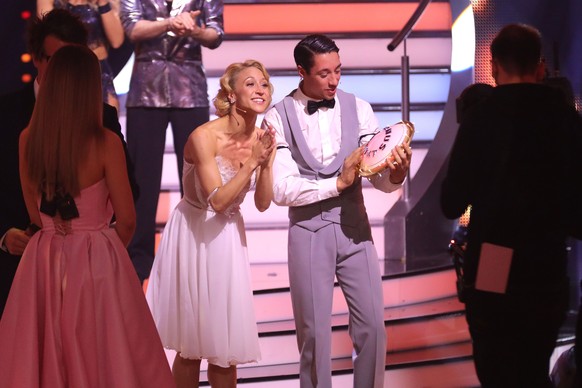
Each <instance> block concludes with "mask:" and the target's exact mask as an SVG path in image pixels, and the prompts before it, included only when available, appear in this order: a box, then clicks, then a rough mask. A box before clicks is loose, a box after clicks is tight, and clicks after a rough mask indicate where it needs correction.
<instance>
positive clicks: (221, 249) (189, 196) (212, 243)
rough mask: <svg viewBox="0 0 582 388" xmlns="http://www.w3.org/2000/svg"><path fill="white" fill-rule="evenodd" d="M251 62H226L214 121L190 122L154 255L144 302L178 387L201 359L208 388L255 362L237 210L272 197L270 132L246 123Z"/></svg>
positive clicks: (261, 104)
mask: <svg viewBox="0 0 582 388" xmlns="http://www.w3.org/2000/svg"><path fill="white" fill-rule="evenodd" d="M271 93H272V85H271V83H270V82H269V74H268V73H267V71H266V70H265V68H264V67H263V65H262V64H261V63H259V62H257V61H253V60H248V61H246V62H244V63H234V64H231V65H230V66H229V67H228V68H227V69H226V71H225V73H224V75H223V76H222V78H221V79H220V91H219V92H218V94H217V96H216V99H215V100H214V105H215V107H216V114H217V115H218V116H219V118H218V119H216V120H213V121H210V122H208V123H206V124H204V125H202V126H200V127H198V128H196V129H195V130H194V131H193V132H192V134H191V135H190V137H189V139H188V142H187V143H186V147H185V150H184V173H183V186H184V197H183V198H182V201H181V202H180V203H179V204H178V205H177V206H176V208H175V209H174V211H173V213H172V215H171V217H170V219H169V220H168V223H167V225H166V228H165V230H164V232H163V235H162V240H161V242H160V246H159V248H158V252H157V254H156V257H155V260H154V264H153V268H152V272H151V274H150V277H149V284H148V289H147V293H146V298H147V300H148V303H149V304H150V309H151V311H152V314H153V316H154V320H155V322H156V325H157V327H158V331H159V332H160V336H161V338H162V342H163V344H164V346H165V347H167V348H170V349H174V350H176V351H177V352H178V354H177V356H176V358H175V361H174V364H173V373H174V378H175V380H176V383H177V386H178V387H180V388H185V387H197V386H198V380H199V372H200V361H201V359H206V360H208V364H209V366H208V380H209V381H210V384H211V385H212V387H215V388H216V387H234V386H236V365H237V364H243V363H249V362H256V361H258V360H259V359H260V351H259V344H258V334H257V325H256V320H255V314H254V310H253V300H252V298H253V297H252V289H251V284H250V273H249V262H248V256H247V247H246V238H245V230H244V222H243V218H242V216H241V213H240V211H239V205H240V204H241V203H242V201H243V199H244V197H245V194H246V193H247V192H248V191H249V190H250V189H252V188H254V200H255V205H256V207H257V209H258V210H259V211H264V210H266V209H267V208H268V207H269V205H270V203H271V199H272V197H273V190H272V171H271V169H272V163H273V158H274V154H275V152H274V147H275V143H274V134H273V133H272V132H271V131H269V130H263V129H260V128H258V127H257V126H256V121H257V115H258V114H260V113H262V112H264V111H265V110H266V109H267V108H268V106H269V105H270V103H271Z"/></svg>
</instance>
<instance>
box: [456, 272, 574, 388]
mask: <svg viewBox="0 0 582 388" xmlns="http://www.w3.org/2000/svg"><path fill="white" fill-rule="evenodd" d="M567 309H568V285H567V282H565V284H563V285H561V286H560V287H558V288H557V289H555V290H553V291H547V292H535V293H534V292H532V293H529V294H523V295H520V296H506V295H499V294H494V293H488V292H480V291H474V293H473V294H472V295H471V296H470V297H469V299H468V300H467V303H466V313H467V322H468V324H469V330H470V332H471V338H472V340H473V357H474V361H475V369H476V371H477V377H478V378H479V381H480V382H481V385H482V386H483V387H484V388H489V387H490V388H505V387H507V388H521V387H523V388H542V387H543V388H545V387H548V388H549V387H553V385H552V383H551V381H550V377H549V362H550V357H551V355H552V352H553V351H554V348H555V346H556V340H557V338H558V332H559V329H560V326H561V325H562V324H563V322H564V320H565V318H566V311H567Z"/></svg>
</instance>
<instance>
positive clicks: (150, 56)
mask: <svg viewBox="0 0 582 388" xmlns="http://www.w3.org/2000/svg"><path fill="white" fill-rule="evenodd" d="M173 6H174V8H176V7H179V9H180V11H181V12H187V11H195V10H201V11H202V12H201V14H200V15H199V17H198V20H197V23H198V24H199V25H201V24H204V25H206V28H213V29H215V30H216V31H217V32H218V35H219V38H218V40H217V41H216V42H215V43H214V45H213V46H212V47H210V48H211V49H215V48H217V47H218V46H220V44H221V43H222V39H223V36H224V21H223V10H224V5H223V2H222V0H190V1H189V0H174V1H173ZM174 12H175V11H172V14H173V13H174ZM169 17H170V11H169V10H168V8H167V6H166V3H165V1H164V0H122V1H121V22H122V24H123V28H124V30H125V33H126V35H128V36H130V34H131V31H132V30H133V28H134V27H135V24H136V23H137V22H138V21H140V20H151V21H155V20H163V19H167V18H169ZM134 43H135V63H134V67H133V72H132V75H131V81H130V85H129V92H128V95H127V101H126V104H125V105H126V106H128V107H155V108H194V107H208V87H207V85H206V74H205V71H204V67H203V65H202V53H201V46H200V44H199V43H198V42H197V41H196V40H195V39H194V38H190V37H177V36H173V34H171V33H164V34H162V35H160V36H158V37H155V38H152V39H147V40H140V41H137V42H134Z"/></svg>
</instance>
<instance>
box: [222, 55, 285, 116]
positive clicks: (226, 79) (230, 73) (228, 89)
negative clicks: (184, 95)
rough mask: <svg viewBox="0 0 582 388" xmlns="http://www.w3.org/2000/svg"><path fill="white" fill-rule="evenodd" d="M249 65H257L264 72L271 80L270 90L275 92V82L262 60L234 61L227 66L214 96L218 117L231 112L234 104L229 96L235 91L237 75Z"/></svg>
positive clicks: (266, 77)
mask: <svg viewBox="0 0 582 388" xmlns="http://www.w3.org/2000/svg"><path fill="white" fill-rule="evenodd" d="M249 67H256V68H257V69H259V70H260V71H261V73H263V76H264V77H265V79H266V80H267V82H269V90H270V92H271V94H273V84H271V81H269V78H270V76H269V73H267V69H265V66H263V64H262V63H261V62H259V61H256V60H254V59H247V60H246V61H244V62H236V63H232V64H230V65H229V66H228V67H227V68H226V70H225V71H224V74H223V75H222V77H220V89H219V90H218V93H217V94H216V97H215V98H214V107H215V108H216V115H217V116H218V117H222V116H226V115H227V114H229V113H230V109H231V107H232V105H233V104H231V103H230V101H229V99H228V96H229V95H231V94H232V93H233V92H234V84H235V82H236V77H237V76H238V75H239V74H240V72H241V71H243V70H244V69H248V68H249Z"/></svg>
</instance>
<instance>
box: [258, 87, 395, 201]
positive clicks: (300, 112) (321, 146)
mask: <svg viewBox="0 0 582 388" xmlns="http://www.w3.org/2000/svg"><path fill="white" fill-rule="evenodd" d="M308 100H311V98H309V97H307V96H306V95H305V94H303V92H302V91H301V89H300V88H298V89H297V91H296V92H295V93H294V95H293V106H294V107H295V111H296V112H297V117H298V118H299V124H300V125H301V131H302V132H303V135H304V136H305V140H306V141H307V144H308V146H309V150H310V151H311V153H312V154H313V156H314V157H315V159H317V160H319V161H320V162H321V163H323V164H324V165H326V166H327V165H329V163H331V161H332V160H333V159H334V158H335V157H336V155H337V154H338V152H339V149H340V145H341V106H340V103H339V99H338V98H337V96H336V98H335V107H334V108H320V109H318V110H317V111H316V112H315V113H314V114H312V115H309V114H307V101H308ZM356 110H357V116H358V125H359V137H360V144H365V143H366V142H367V141H368V140H369V139H370V137H371V136H372V135H373V134H374V133H376V132H378V130H379V129H380V127H379V125H378V119H377V118H376V116H375V115H374V111H373V110H372V107H371V106H370V104H369V103H368V102H366V101H364V100H362V99H360V98H358V97H356ZM264 121H267V122H269V123H270V124H271V125H272V126H273V128H274V129H275V130H276V141H277V155H276V156H275V161H274V165H273V185H274V188H273V191H274V199H273V200H274V202H275V203H276V204H277V205H281V206H303V205H308V204H311V203H315V202H319V201H323V200H325V199H328V198H332V197H337V196H338V195H339V192H338V191H337V186H336V182H337V177H333V178H327V179H321V180H315V179H307V178H302V177H301V175H300V174H299V168H298V167H297V164H296V163H295V161H294V160H293V157H292V156H291V151H290V150H289V145H288V144H287V141H286V139H285V134H284V129H283V124H282V121H281V116H280V115H279V112H277V109H275V108H271V109H270V110H269V111H267V113H266V114H265V119H264ZM265 127H266V126H265V123H263V128H265ZM389 176H390V174H382V175H375V176H373V177H371V178H370V182H372V184H373V185H374V187H376V188H377V189H379V190H381V191H383V192H386V193H389V192H391V191H394V190H396V189H398V188H399V187H400V186H401V184H394V183H392V182H390V180H389Z"/></svg>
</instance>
